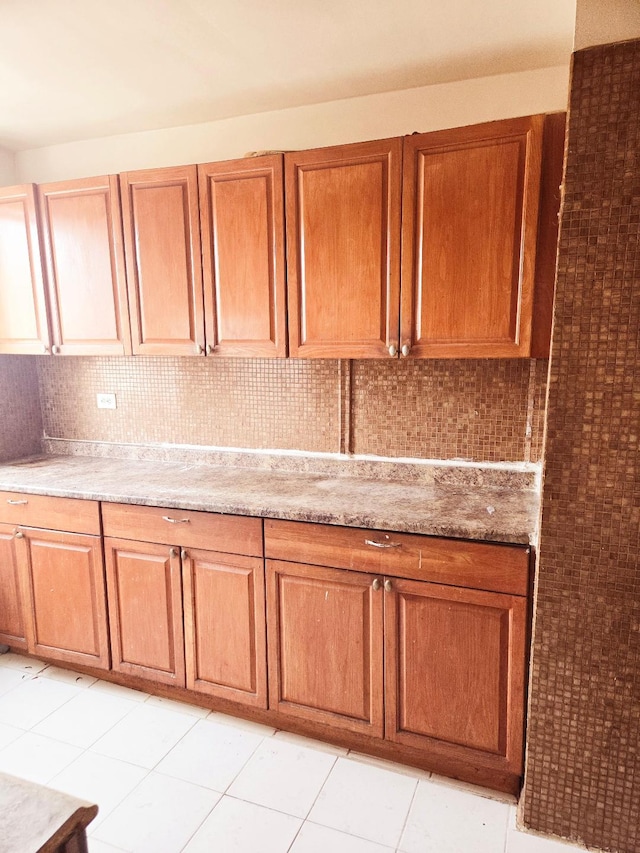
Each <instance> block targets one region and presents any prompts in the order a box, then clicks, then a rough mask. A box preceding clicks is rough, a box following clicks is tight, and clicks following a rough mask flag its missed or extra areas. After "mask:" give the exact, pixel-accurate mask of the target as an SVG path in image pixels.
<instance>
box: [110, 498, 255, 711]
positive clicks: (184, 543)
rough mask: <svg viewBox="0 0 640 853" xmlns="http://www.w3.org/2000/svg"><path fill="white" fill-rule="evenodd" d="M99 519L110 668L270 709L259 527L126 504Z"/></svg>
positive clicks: (225, 518) (241, 521)
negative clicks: (103, 556)
mask: <svg viewBox="0 0 640 853" xmlns="http://www.w3.org/2000/svg"><path fill="white" fill-rule="evenodd" d="M102 516H103V527H104V533H105V537H106V539H105V553H106V562H107V580H108V590H109V616H110V625H111V644H112V653H113V668H114V669H116V670H118V671H120V672H124V673H128V674H130V675H138V676H141V677H143V678H151V679H152V680H155V681H160V682H164V683H169V684H175V685H177V686H185V684H186V686H187V687H188V688H190V689H191V690H196V691H199V692H202V693H207V694H209V695H213V696H218V697H221V698H224V699H230V700H232V701H236V702H241V703H243V704H248V705H253V706H257V707H263V708H265V707H266V705H267V701H266V693H267V687H266V677H267V676H266V641H265V622H264V620H265V616H264V571H263V563H262V559H261V557H262V522H261V520H260V519H257V518H240V517H235V516H225V515H217V514H213V513H206V512H190V511H184V510H172V509H167V508H162V507H141V506H133V505H127V504H103V507H102ZM114 537H119V538H114ZM183 626H184V627H183ZM185 673H186V678H185Z"/></svg>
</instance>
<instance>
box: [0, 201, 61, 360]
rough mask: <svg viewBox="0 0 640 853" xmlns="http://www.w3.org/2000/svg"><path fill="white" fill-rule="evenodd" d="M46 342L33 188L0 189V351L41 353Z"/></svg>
mask: <svg viewBox="0 0 640 853" xmlns="http://www.w3.org/2000/svg"><path fill="white" fill-rule="evenodd" d="M50 344H51V340H50V337H49V326H48V323H47V307H46V299H45V290H44V276H43V271H42V259H41V256H40V237H39V233H38V217H37V211H36V202H35V190H34V187H33V185H31V184H26V185H24V186H18V187H8V188H6V189H0V353H44V352H47V351H48V350H49V347H50Z"/></svg>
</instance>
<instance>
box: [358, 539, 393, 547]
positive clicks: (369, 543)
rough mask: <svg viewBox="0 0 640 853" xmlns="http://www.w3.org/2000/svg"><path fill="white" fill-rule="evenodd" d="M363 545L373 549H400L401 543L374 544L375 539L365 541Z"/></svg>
mask: <svg viewBox="0 0 640 853" xmlns="http://www.w3.org/2000/svg"><path fill="white" fill-rule="evenodd" d="M364 544H365V545H371V546H372V547H373V548H402V542H376V541H375V539H365V540H364Z"/></svg>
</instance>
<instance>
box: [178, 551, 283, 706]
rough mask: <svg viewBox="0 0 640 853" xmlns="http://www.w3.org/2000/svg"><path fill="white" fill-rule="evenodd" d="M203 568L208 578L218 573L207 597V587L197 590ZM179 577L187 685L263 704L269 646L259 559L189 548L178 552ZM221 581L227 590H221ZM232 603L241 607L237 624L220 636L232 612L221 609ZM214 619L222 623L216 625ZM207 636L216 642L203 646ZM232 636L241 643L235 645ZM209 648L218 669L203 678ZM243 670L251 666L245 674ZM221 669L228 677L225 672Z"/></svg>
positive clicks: (264, 704)
mask: <svg viewBox="0 0 640 853" xmlns="http://www.w3.org/2000/svg"><path fill="white" fill-rule="evenodd" d="M203 567H204V570H205V572H206V573H208V574H209V575H210V578H209V579H211V575H217V578H215V580H218V581H219V584H218V592H219V597H218V598H216V597H214V596H215V592H213V595H212V598H211V599H208V598H207V597H206V596H207V594H208V593H211V592H212V590H211V589H209V590H205V591H204V592H201V590H200V581H201V580H202V577H201V575H200V571H199V569H200V570H202V568H203ZM182 577H183V589H184V629H185V658H186V671H187V688H188V689H189V690H195V691H197V692H199V693H206V694H208V695H210V696H217V697H219V698H221V699H227V700H229V701H232V702H239V703H241V704H243V705H249V706H252V707H255V708H266V707H267V646H266V625H265V615H266V614H265V591H264V562H263V560H262V558H258V557H245V556H240V555H234V554H221V553H217V552H214V551H203V550H195V549H192V548H189V549H188V550H185V551H183V553H182ZM214 586H215V583H214ZM225 586H226V591H227V595H224V592H223V587H225ZM243 587H244V589H243ZM245 593H246V597H245V595H244V594H245ZM231 602H233V605H234V606H236V605H237V606H238V608H239V609H236V610H234V611H232V613H233V614H235V617H236V619H237V622H238V623H239V624H238V625H237V626H233V630H232V631H230V632H228V633H227V635H226V636H223V634H224V622H225V621H227V620H229V618H230V617H231V616H232V613H225V612H224V611H225V609H227V608H228V607H229V606H231ZM202 613H206V616H205V618H204V620H203V621H204V627H203V626H202V625H201V623H200V618H199V617H200V614H202ZM216 614H217V615H216ZM207 618H210V619H211V622H212V623H213V625H212V626H210V627H212V628H213V630H212V632H211V634H210V633H209V632H207V631H206V627H207ZM218 619H219V620H220V621H221V622H222V627H220V628H218V630H216V624H215V623H216V621H217V620H218ZM236 628H237V630H236ZM208 638H210V639H211V641H212V642H214V643H215V644H216V645H217V647H214V648H211V647H209V648H207V639H208ZM234 641H237V643H238V646H239V647H240V648H234V647H233V643H234ZM208 653H210V654H211V655H212V656H216V655H217V658H216V660H215V661H213V663H214V666H215V669H216V671H217V672H218V674H219V675H218V677H217V678H214V677H207V674H206V673H205V669H206V666H207V663H208V662H207V654H208ZM247 669H248V670H249V671H250V674H249V675H248V677H247ZM223 671H225V674H226V675H227V678H225V677H223V675H222V672H223ZM242 682H244V683H242ZM247 682H248V683H247Z"/></svg>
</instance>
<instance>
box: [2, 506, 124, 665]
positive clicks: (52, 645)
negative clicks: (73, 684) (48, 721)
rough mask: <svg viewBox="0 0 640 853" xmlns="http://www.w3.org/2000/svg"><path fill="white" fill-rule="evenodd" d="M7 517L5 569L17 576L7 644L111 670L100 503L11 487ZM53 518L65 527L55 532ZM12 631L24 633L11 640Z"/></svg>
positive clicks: (6, 595)
mask: <svg viewBox="0 0 640 853" xmlns="http://www.w3.org/2000/svg"><path fill="white" fill-rule="evenodd" d="M0 521H2V522H3V523H2V524H1V525H0V528H1V530H0V537H2V538H1V539H0V542H1V545H0V558H1V560H2V564H1V566H0V573H1V574H2V576H3V580H6V579H7V578H8V579H9V580H8V584H7V587H6V588H5V589H4V591H3V593H2V598H3V601H9V602H10V603H9V605H8V606H7V611H6V615H5V617H3V620H2V621H5V622H7V625H6V626H4V627H3V636H5V637H6V640H7V642H9V643H10V644H11V645H15V646H17V647H18V648H25V645H26V649H27V651H29V652H30V653H31V654H36V655H42V656H43V657H48V658H53V659H55V660H59V661H63V662H66V663H71V664H83V665H85V666H92V667H98V668H101V669H108V668H109V637H108V631H107V613H106V597H105V582H104V565H103V560H102V540H101V538H100V535H99V533H100V517H99V506H98V504H97V503H96V502H94V501H75V500H72V499H67V498H49V497H42V496H31V495H21V494H15V493H7V492H4V493H2V494H1V495H0ZM52 522H54V523H56V522H57V523H58V524H60V527H62V529H50V528H49V524H50V523H52ZM3 586H4V584H3ZM3 612H4V610H3ZM5 628H6V629H7V630H6V632H5ZM12 632H13V633H16V634H17V635H18V636H17V637H14V638H13V639H11V633H12ZM15 640H17V642H15Z"/></svg>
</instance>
